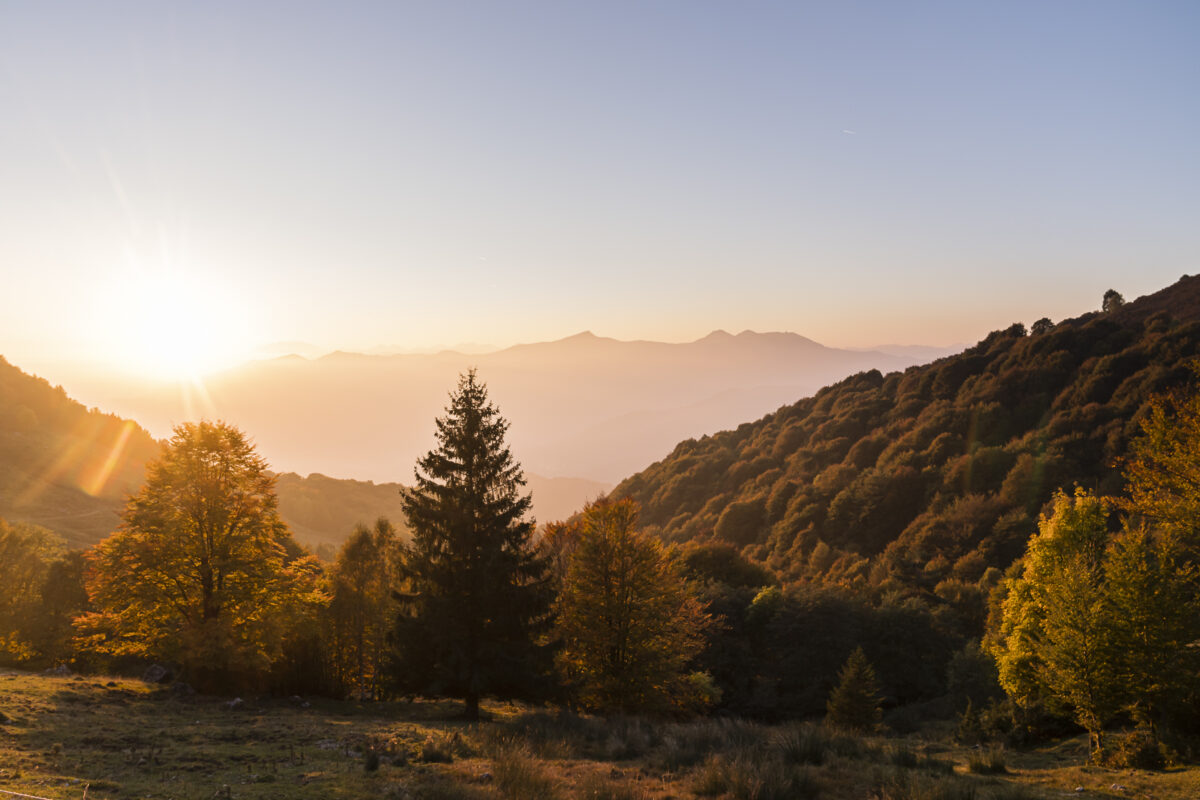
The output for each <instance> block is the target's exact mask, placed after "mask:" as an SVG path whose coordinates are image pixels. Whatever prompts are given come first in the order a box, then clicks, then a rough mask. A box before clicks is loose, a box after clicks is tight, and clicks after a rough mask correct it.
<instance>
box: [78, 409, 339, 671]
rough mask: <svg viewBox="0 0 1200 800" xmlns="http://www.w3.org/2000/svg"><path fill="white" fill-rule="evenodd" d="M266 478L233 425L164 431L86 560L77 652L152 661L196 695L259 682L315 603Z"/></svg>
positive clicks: (310, 578) (310, 571) (304, 565)
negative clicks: (166, 436)
mask: <svg viewBox="0 0 1200 800" xmlns="http://www.w3.org/2000/svg"><path fill="white" fill-rule="evenodd" d="M274 487H275V480H274V477H273V476H272V475H271V474H270V473H269V472H268V471H267V464H266V461H265V460H264V459H263V458H261V457H260V456H259V455H258V454H257V453H255V451H254V446H253V445H252V444H251V443H250V441H249V440H248V439H247V438H246V436H245V434H243V433H242V432H241V431H240V430H238V429H237V428H235V427H233V426H231V425H227V424H225V423H222V422H215V423H214V422H200V423H187V424H184V425H180V426H178V427H176V428H175V430H174V433H173V435H172V437H171V439H170V440H169V441H168V442H167V443H166V444H165V445H164V446H163V450H162V454H161V456H160V457H159V458H158V460H156V461H154V462H152V463H151V464H150V465H149V466H148V467H147V475H146V483H145V484H144V485H143V487H142V489H141V490H140V491H139V492H138V493H137V494H136V495H134V496H133V497H132V498H130V500H129V503H128V505H127V506H126V508H125V511H124V514H123V516H122V522H121V527H120V528H119V529H118V531H117V532H116V533H114V534H113V535H111V536H110V537H108V538H107V539H105V540H104V541H102V542H101V543H100V544H98V545H97V546H96V548H95V549H94V550H93V551H92V553H91V570H90V573H89V578H88V593H89V595H90V597H91V598H92V602H93V603H94V605H95V607H96V609H97V610H96V611H95V612H93V613H90V614H87V615H85V616H83V617H81V618H80V619H79V620H78V621H77V628H78V630H79V633H80V636H79V641H80V644H81V645H82V646H84V647H85V648H89V649H93V650H96V651H98V652H101V653H107V654H110V655H118V656H140V657H144V658H152V659H161V660H165V661H168V662H170V663H173V664H176V665H178V666H179V667H181V669H182V672H183V674H184V676H185V677H186V679H187V680H188V681H190V682H191V683H193V684H194V685H196V686H197V687H198V688H202V689H210V690H219V689H225V688H231V689H232V688H236V687H239V686H243V685H250V684H254V683H258V682H261V681H263V680H264V679H265V676H266V674H267V671H268V670H269V668H270V666H271V664H272V662H273V661H274V660H275V659H277V658H278V657H279V655H280V653H281V648H282V643H283V639H284V636H285V634H286V633H287V630H288V626H289V622H290V620H292V619H297V618H302V617H305V616H307V614H306V613H305V612H306V608H305V607H306V606H307V605H310V604H311V603H312V602H313V601H314V597H315V595H314V593H315V582H316V576H317V575H318V574H319V569H317V568H314V565H313V563H312V559H311V557H309V556H305V555H303V553H302V551H300V549H299V548H298V547H297V546H296V545H295V543H294V542H293V541H292V538H291V534H290V533H289V532H288V529H287V527H286V526H285V525H284V523H283V521H282V520H281V519H280V518H279V513H278V511H277V508H276V498H275V488H274Z"/></svg>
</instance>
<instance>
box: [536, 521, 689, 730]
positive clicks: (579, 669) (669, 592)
mask: <svg viewBox="0 0 1200 800" xmlns="http://www.w3.org/2000/svg"><path fill="white" fill-rule="evenodd" d="M707 625H708V616H707V615H706V614H705V613H704V611H703V610H702V608H701V607H700V604H699V602H698V601H697V600H696V598H695V597H694V596H693V594H692V593H691V591H690V589H689V587H688V585H687V583H686V582H685V581H684V579H683V577H682V575H681V574H680V571H679V569H678V567H677V565H676V564H675V563H674V562H673V561H672V560H671V559H670V558H669V557H668V556H667V553H666V552H665V551H664V550H663V546H662V544H661V543H660V542H659V541H658V540H657V539H653V538H650V537H648V536H645V535H643V534H641V533H639V532H638V530H637V506H636V505H635V504H634V503H633V501H632V500H621V501H617V502H600V503H593V504H592V505H590V506H589V507H588V508H587V510H586V511H585V512H584V515H583V519H582V522H581V527H580V532H579V538H578V543H577V545H576V547H575V551H574V554H573V556H572V558H571V563H570V567H569V569H568V571H567V576H566V580H565V582H564V585H563V588H562V592H561V594H560V596H559V632H560V635H561V637H562V640H563V649H562V651H561V653H560V654H559V666H560V668H561V671H562V673H563V676H564V678H565V680H566V681H567V684H568V686H569V688H570V689H571V690H572V692H573V694H574V697H575V698H576V700H577V702H578V703H579V704H580V705H581V706H582V707H584V708H587V709H590V710H597V711H599V710H604V711H624V712H643V711H652V712H664V711H680V710H686V709H688V708H690V707H695V706H697V705H702V704H703V703H704V702H705V698H704V697H703V694H704V690H705V687H707V686H708V685H709V684H708V681H707V680H705V679H704V677H703V676H700V675H692V674H691V672H690V667H691V662H692V659H693V658H694V657H695V656H696V655H697V654H699V652H700V650H701V649H702V648H703V646H704V630H705V628H706V626H707Z"/></svg>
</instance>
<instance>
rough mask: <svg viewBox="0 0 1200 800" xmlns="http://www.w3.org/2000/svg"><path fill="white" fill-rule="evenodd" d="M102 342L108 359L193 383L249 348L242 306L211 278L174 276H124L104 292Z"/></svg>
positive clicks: (145, 373) (139, 371) (154, 376)
mask: <svg viewBox="0 0 1200 800" xmlns="http://www.w3.org/2000/svg"><path fill="white" fill-rule="evenodd" d="M105 295H106V296H105V298H104V300H103V303H102V308H101V317H102V321H101V322H100V328H101V330H100V338H101V339H102V340H103V341H104V342H105V348H104V349H105V350H107V351H108V358H109V360H111V361H113V362H114V363H116V364H117V365H119V366H121V367H123V368H125V369H127V370H129V371H131V372H134V373H137V374H139V375H141V376H142V377H145V378H151V379H155V380H168V381H181V380H197V379H199V378H200V377H202V376H204V375H206V374H208V373H211V372H214V371H216V370H219V369H222V368H226V367H229V366H232V365H233V364H235V363H237V362H238V361H240V360H241V356H242V355H243V354H244V353H245V351H246V350H247V346H246V342H247V338H248V334H249V327H250V326H249V324H248V319H249V318H248V313H247V311H246V309H245V304H244V303H243V302H242V300H241V299H240V298H239V297H238V296H237V294H236V293H235V292H233V291H232V290H230V289H229V288H228V287H223V286H220V285H218V284H217V283H216V282H215V281H214V280H213V279H211V278H201V277H198V276H193V275H184V274H180V273H178V272H158V273H149V274H147V273H144V272H143V273H140V274H133V275H126V276H122V278H120V279H118V280H116V281H114V283H113V285H112V286H111V287H110V291H109V292H106V293H105Z"/></svg>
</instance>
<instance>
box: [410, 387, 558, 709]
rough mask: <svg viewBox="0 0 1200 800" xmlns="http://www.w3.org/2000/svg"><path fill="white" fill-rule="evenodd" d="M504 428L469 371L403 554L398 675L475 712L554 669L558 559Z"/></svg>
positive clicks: (444, 427) (440, 437)
mask: <svg viewBox="0 0 1200 800" xmlns="http://www.w3.org/2000/svg"><path fill="white" fill-rule="evenodd" d="M507 429H508V423H507V422H506V421H505V420H504V418H503V417H501V416H500V413H499V411H498V410H497V409H496V407H495V406H494V405H493V404H492V403H491V402H489V400H488V397H487V389H486V387H485V386H484V384H482V383H480V382H479V381H478V380H477V379H476V377H475V371H474V370H471V371H470V372H468V373H467V374H466V375H463V376H461V377H460V379H459V383H458V389H457V390H456V391H455V392H454V393H453V394H452V395H451V397H450V405H449V406H448V407H447V409H446V414H445V416H443V417H441V418H439V419H438V420H437V433H436V437H437V447H436V448H435V449H433V450H431V451H430V452H429V453H427V454H426V455H425V456H423V457H422V458H420V459H419V460H418V461H417V467H416V469H415V474H416V483H415V485H414V486H413V488H412V489H409V490H406V491H405V492H404V499H403V503H404V513H405V515H406V516H407V518H408V523H409V527H410V528H411V529H412V542H411V544H410V545H409V546H407V547H406V548H405V550H404V553H403V555H402V558H401V562H402V563H401V578H402V579H403V580H404V581H405V582H406V584H407V585H406V587H405V591H404V592H402V593H400V594H399V595H398V599H399V600H400V604H401V611H400V614H399V615H398V616H397V620H396V627H395V630H394V633H393V642H394V660H393V664H392V676H393V682H394V686H395V688H396V689H397V690H399V691H401V692H404V693H408V694H420V695H426V696H438V695H442V696H449V697H461V698H462V699H463V700H465V701H466V716H467V718H468V719H478V717H479V699H480V698H481V697H483V696H485V695H492V696H499V697H521V696H530V695H534V694H537V693H538V690H539V689H544V687H545V681H544V680H543V678H544V676H545V675H546V674H547V673H548V672H549V670H550V658H551V657H550V652H549V648H548V647H547V646H546V645H545V644H544V643H542V642H541V641H540V640H541V639H542V638H543V635H544V634H545V633H546V632H547V631H548V630H549V627H550V624H551V617H550V603H551V594H552V593H551V583H550V576H549V565H548V563H547V560H546V558H545V557H544V556H543V555H542V554H541V553H539V552H538V551H537V550H535V548H534V545H533V540H532V537H533V531H534V525H533V522H532V521H530V520H527V519H526V518H525V516H526V514H527V512H528V511H529V508H530V503H531V501H530V498H529V496H528V495H522V494H521V493H520V488H521V487H522V486H524V485H525V479H524V477H523V475H522V473H521V468H520V466H519V465H518V464H517V463H516V461H515V460H514V459H513V457H512V453H511V452H510V451H509V449H508V446H507V445H506V444H505V441H504V435H505V432H506V431H507Z"/></svg>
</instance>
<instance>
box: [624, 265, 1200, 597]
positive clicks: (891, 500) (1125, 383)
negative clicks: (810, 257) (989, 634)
mask: <svg viewBox="0 0 1200 800" xmlns="http://www.w3.org/2000/svg"><path fill="white" fill-rule="evenodd" d="M1198 318H1200V277H1190V278H1189V277H1184V278H1183V279H1182V280H1180V281H1179V282H1178V283H1177V284H1175V285H1174V286H1171V287H1168V288H1167V289H1164V290H1162V291H1161V292H1158V293H1156V294H1154V295H1150V296H1148V297H1144V298H1140V299H1138V300H1137V301H1134V302H1130V303H1125V304H1123V305H1115V306H1114V307H1113V309H1112V310H1111V311H1108V312H1105V313H1099V312H1097V313H1090V314H1086V315H1084V316H1082V317H1079V318H1076V319H1070V320H1064V321H1062V322H1060V323H1058V324H1057V325H1053V324H1050V323H1049V321H1046V320H1041V321H1039V322H1038V323H1036V324H1035V325H1034V326H1032V328H1033V331H1034V332H1027V331H1026V329H1025V327H1024V326H1023V325H1020V324H1015V325H1013V326H1011V327H1010V328H1008V329H1006V330H1001V331H996V332H993V333H991V334H990V335H988V336H987V337H986V338H985V339H983V340H982V341H981V342H979V343H978V344H976V345H975V346H973V347H971V348H969V349H967V350H966V351H965V352H963V353H961V354H960V355H956V356H951V357H948V358H944V359H941V360H939V361H936V362H934V363H932V364H929V365H926V366H919V367H912V368H909V369H907V370H905V371H904V372H894V373H891V374H889V375H886V376H885V375H882V374H880V373H879V372H877V371H874V370H872V371H870V372H864V373H860V374H858V375H854V376H851V377H849V378H846V379H845V380H843V381H841V382H839V383H837V384H834V385H832V386H829V387H827V388H825V389H823V390H821V391H820V392H818V393H817V394H816V395H814V396H813V397H809V398H805V399H803V400H800V401H799V402H797V403H794V404H792V405H789V406H784V407H783V408H781V409H779V410H778V411H776V412H775V413H774V414H771V415H768V416H766V417H764V418H762V419H761V420H758V421H757V422H753V423H746V424H743V425H741V426H739V427H738V428H737V429H736V430H732V431H726V432H723V433H719V434H716V435H714V436H708V437H704V438H702V439H699V440H695V439H692V440H688V441H685V442H682V443H680V444H679V445H678V446H677V447H676V448H675V450H674V451H673V452H672V453H671V454H670V455H669V456H668V457H667V458H665V459H663V460H662V461H660V462H658V463H656V464H654V465H652V466H651V467H649V468H648V469H646V470H644V471H642V472H640V473H638V474H636V475H634V476H632V477H630V478H628V479H626V480H625V481H623V482H622V483H621V484H620V485H618V486H617V488H616V489H615V490H614V492H613V496H615V497H629V498H633V499H634V500H636V501H637V502H638V503H639V504H640V505H641V508H642V514H643V520H644V521H645V522H646V523H647V524H648V525H650V526H652V528H653V530H656V531H657V532H658V533H659V534H660V535H661V536H663V537H664V538H665V539H667V540H669V541H722V542H727V543H730V544H733V545H735V546H736V547H738V548H739V549H740V550H741V551H742V552H743V553H745V554H746V555H748V556H750V557H752V558H753V559H754V560H757V561H759V562H761V563H765V564H767V565H769V566H771V567H772V568H774V569H775V570H777V571H778V573H779V574H780V575H781V576H782V577H783V578H784V579H785V580H790V581H808V580H819V581H823V582H832V583H840V584H843V585H847V586H855V585H866V584H874V585H881V584H885V583H888V582H892V583H895V582H897V581H898V582H899V583H900V584H901V585H903V586H906V587H908V588H909V589H913V588H919V589H925V590H933V589H935V588H936V587H938V586H939V585H941V586H942V587H943V589H944V590H945V592H946V593H950V592H951V591H953V590H955V589H956V587H955V586H952V585H949V584H946V583H944V582H945V581H947V580H949V581H951V582H959V583H964V582H965V583H968V584H969V583H973V582H975V581H977V580H978V579H980V578H981V576H982V575H983V573H984V571H985V570H986V569H987V568H988V567H989V566H997V567H1001V568H1003V567H1005V566H1007V565H1008V564H1009V563H1011V562H1012V561H1013V560H1014V559H1015V558H1017V557H1018V556H1019V555H1020V554H1021V553H1022V551H1023V549H1024V547H1025V543H1026V541H1027V539H1028V538H1029V536H1030V534H1031V533H1032V532H1033V531H1035V530H1036V520H1037V517H1038V514H1039V512H1040V511H1041V510H1042V509H1043V508H1044V507H1045V505H1046V503H1047V502H1048V501H1049V500H1050V498H1051V496H1052V494H1053V493H1054V491H1055V490H1056V489H1058V488H1059V487H1063V486H1066V487H1070V486H1071V485H1073V484H1080V485H1083V486H1085V487H1087V488H1091V489H1094V490H1096V491H1098V492H1099V493H1101V494H1117V493H1119V491H1120V489H1121V480H1122V479H1121V473H1120V470H1119V467H1118V460H1119V459H1120V458H1121V456H1122V455H1123V454H1124V453H1125V450H1126V447H1127V445H1128V442H1129V440H1130V437H1131V436H1132V435H1133V434H1135V433H1136V432H1137V429H1138V424H1139V422H1140V420H1141V419H1142V417H1143V416H1144V414H1145V413H1146V410H1147V402H1148V399H1149V398H1150V396H1151V395H1152V394H1153V393H1156V392H1162V391H1165V390H1168V389H1171V388H1173V387H1178V386H1181V385H1184V384H1186V383H1187V381H1188V380H1189V377H1190V374H1191V373H1190V372H1189V370H1188V367H1187V363H1188V361H1189V359H1192V358H1194V357H1195V356H1196V355H1197V354H1198V353H1200V321H1197V320H1198Z"/></svg>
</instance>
